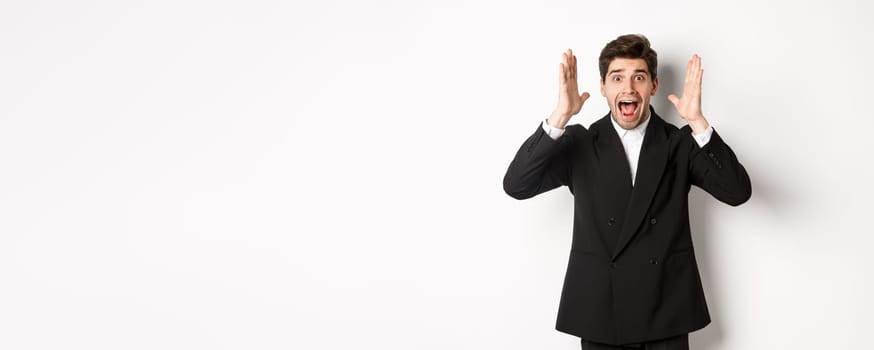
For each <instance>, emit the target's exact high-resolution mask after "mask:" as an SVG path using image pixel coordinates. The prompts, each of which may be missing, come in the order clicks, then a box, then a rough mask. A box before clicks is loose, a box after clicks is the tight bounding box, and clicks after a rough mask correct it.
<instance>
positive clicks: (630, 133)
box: [543, 116, 713, 186]
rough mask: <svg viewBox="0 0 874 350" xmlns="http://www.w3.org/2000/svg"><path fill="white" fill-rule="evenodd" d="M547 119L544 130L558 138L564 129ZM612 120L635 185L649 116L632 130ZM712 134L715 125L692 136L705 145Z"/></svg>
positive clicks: (553, 137)
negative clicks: (553, 125) (550, 123)
mask: <svg viewBox="0 0 874 350" xmlns="http://www.w3.org/2000/svg"><path fill="white" fill-rule="evenodd" d="M547 120H549V119H546V120H544V121H543V131H545V132H546V134H547V135H549V137H550V138H552V139H553V140H557V139H558V138H559V137H561V135H562V134H564V129H559V128H554V127H552V126H551V125H549V123H547ZM610 122H611V123H613V129H616V134H618V135H619V139H620V140H622V148H624V149H625V157H626V158H627V159H628V167H629V168H630V169H631V185H632V186H634V180H635V177H636V175H637V162H638V160H640V148H641V147H642V146H643V136H644V135H646V126H647V125H649V118H646V120H644V121H643V123H640V125H638V126H637V127H635V128H634V129H631V130H626V129H623V128H622V127H621V126H619V123H617V122H616V121H615V120H613V118H612V116H611V118H610ZM711 135H713V126H708V127H707V129H706V130H704V132H702V133H701V134H698V135H695V134H694V133H693V134H692V138H693V139H695V142H696V143H698V147H704V145H706V144H707V143H708V142H710V136H711Z"/></svg>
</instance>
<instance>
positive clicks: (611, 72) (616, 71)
mask: <svg viewBox="0 0 874 350" xmlns="http://www.w3.org/2000/svg"><path fill="white" fill-rule="evenodd" d="M622 71H624V69H614V70H611V71H610V72H609V73H607V75H610V74H613V73H621V72H622ZM634 72H635V73H645V74H649V71H648V70H646V69H641V68H638V69H635V70H634Z"/></svg>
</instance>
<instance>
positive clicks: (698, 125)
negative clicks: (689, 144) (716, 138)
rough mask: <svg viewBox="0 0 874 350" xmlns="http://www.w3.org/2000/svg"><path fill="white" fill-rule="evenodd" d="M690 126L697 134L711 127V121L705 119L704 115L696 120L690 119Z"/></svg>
mask: <svg viewBox="0 0 874 350" xmlns="http://www.w3.org/2000/svg"><path fill="white" fill-rule="evenodd" d="M689 127H690V128H692V133H693V134H696V135H697V134H700V133H702V132H704V131H705V130H707V128H709V127H710V123H708V122H707V119H704V117H703V116H702V117H700V118H696V119H695V120H690V121H689Z"/></svg>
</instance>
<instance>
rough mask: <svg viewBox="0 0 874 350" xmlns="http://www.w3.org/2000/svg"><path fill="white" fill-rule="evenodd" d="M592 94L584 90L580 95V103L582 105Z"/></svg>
mask: <svg viewBox="0 0 874 350" xmlns="http://www.w3.org/2000/svg"><path fill="white" fill-rule="evenodd" d="M590 96H591V95H589V93H588V92H584V93H583V94H582V95H580V104H581V105H582V104H584V103H586V100H588V99H589V97H590Z"/></svg>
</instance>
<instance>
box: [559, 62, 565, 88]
mask: <svg viewBox="0 0 874 350" xmlns="http://www.w3.org/2000/svg"><path fill="white" fill-rule="evenodd" d="M566 80H567V73H566V72H565V68H564V63H559V64H558V84H559V87H560V86H561V85H564V84H565V81H566Z"/></svg>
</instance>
